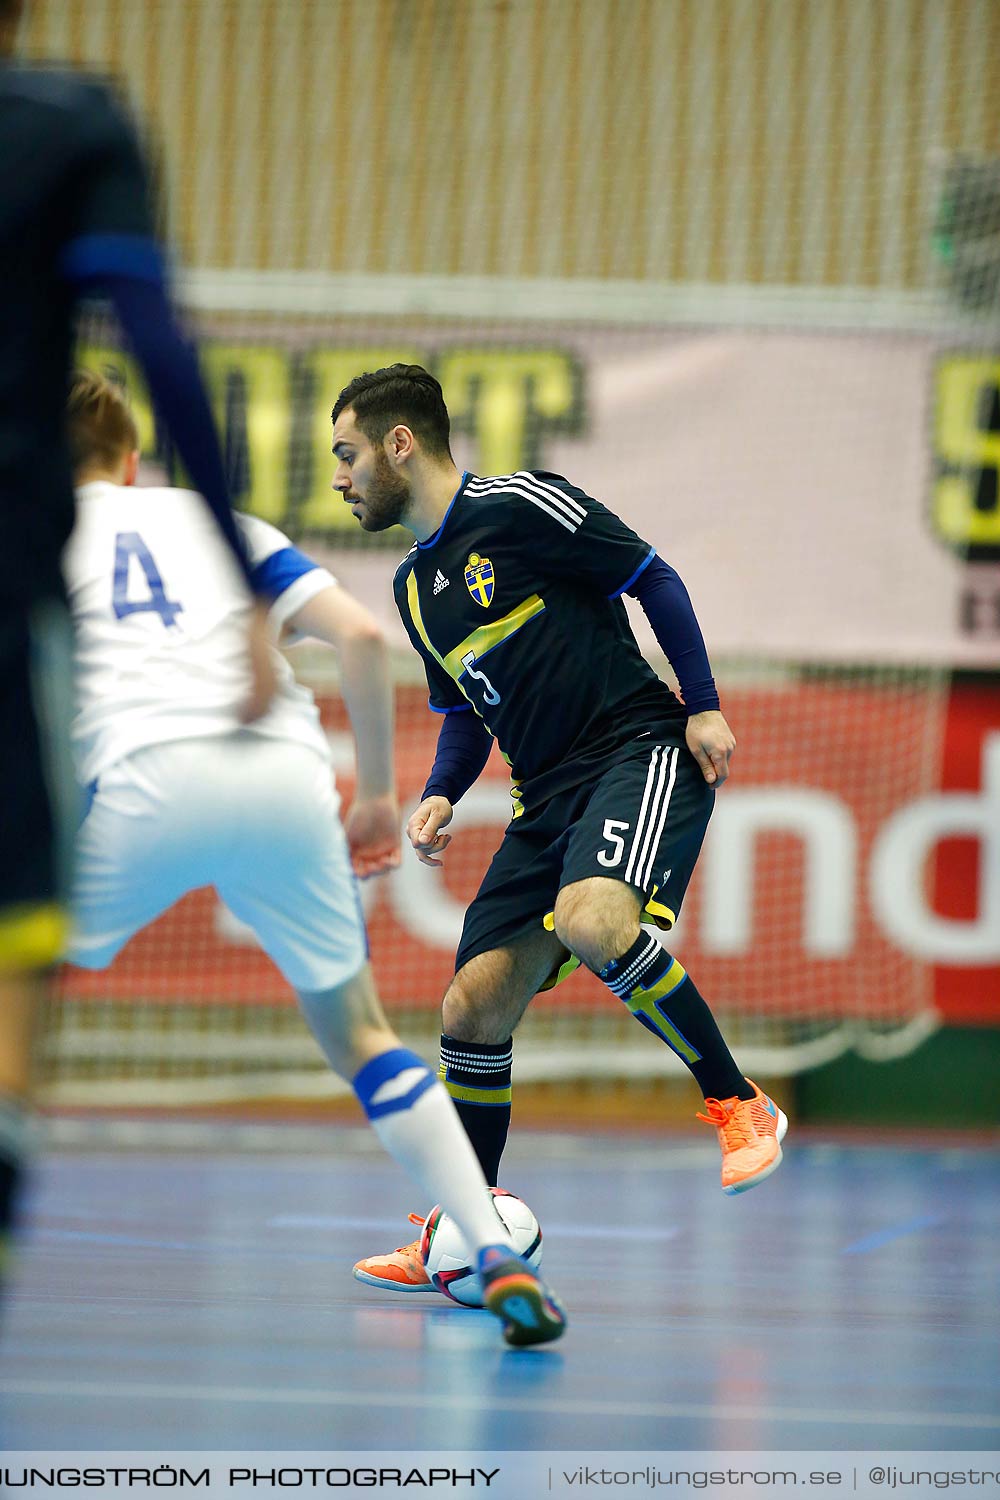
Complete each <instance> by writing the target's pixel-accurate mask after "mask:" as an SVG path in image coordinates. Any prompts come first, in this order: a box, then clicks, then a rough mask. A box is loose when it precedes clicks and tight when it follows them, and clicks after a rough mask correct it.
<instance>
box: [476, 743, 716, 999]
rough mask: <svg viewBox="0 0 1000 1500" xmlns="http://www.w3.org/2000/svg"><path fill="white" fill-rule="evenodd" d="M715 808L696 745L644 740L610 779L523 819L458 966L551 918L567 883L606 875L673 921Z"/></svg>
mask: <svg viewBox="0 0 1000 1500" xmlns="http://www.w3.org/2000/svg"><path fill="white" fill-rule="evenodd" d="M714 806H715V792H714V791H713V790H712V788H711V787H710V786H709V785H708V783H707V782H706V781H705V778H704V776H703V775H702V773H701V769H700V767H699V766H698V763H697V761H696V760H695V758H694V756H693V755H692V754H691V752H690V751H689V750H688V749H687V747H686V746H685V745H683V744H677V743H676V742H671V741H664V740H659V741H657V740H654V739H652V738H650V739H642V740H636V741H633V743H632V744H631V745H628V746H626V747H625V748H624V749H623V750H622V751H621V752H620V758H618V759H616V761H615V763H614V765H612V766H609V768H608V770H607V771H605V772H604V774H603V775H602V776H599V777H596V778H594V779H591V780H590V781H586V782H583V783H582V784H581V785H579V786H574V787H570V788H568V789H567V790H566V791H564V792H559V793H557V794H556V795H555V796H554V797H550V798H549V800H548V801H547V802H545V803H543V804H542V805H541V806H540V807H538V808H535V809H531V808H526V809H525V811H524V812H523V813H522V814H521V815H520V816H519V817H515V818H514V819H513V820H512V822H511V823H510V825H509V826H508V828H507V831H506V833H505V834H504V840H503V843H502V844H501V845H500V848H499V849H498V850H497V852H496V854H495V855H494V856H493V860H492V863H491V864H490V867H489V869H488V870H487V872H486V874H485V876H484V877H483V882H482V885H481V886H480V887H479V890H478V892H477V893H476V896H475V898H474V900H473V902H472V904H471V906H470V907H469V909H468V911H467V912H466V914H465V925H464V927H463V929H462V938H461V942H460V943H459V946H458V952H457V954H456V956H455V969H456V972H457V971H458V970H459V969H461V968H462V967H463V965H464V964H467V963H468V962H469V960H470V959H471V958H475V957H477V955H478V954H480V953H487V952H489V951H490V950H491V949H494V948H502V947H504V946H505V945H506V944H507V943H509V942H510V941H511V940H512V939H513V938H515V937H518V936H520V935H522V934H523V933H525V932H527V931H530V930H531V928H532V927H534V926H536V925H537V924H539V923H544V922H545V920H546V918H549V919H550V921H551V914H552V911H553V908H554V906H555V903H556V896H557V895H558V894H559V892H560V891H561V890H562V888H563V887H564V886H567V885H573V884H575V883H576V882H577V881H579V880H588V879H590V877H591V876H594V875H602V876H605V877H607V878H610V879H612V880H621V881H624V882H625V883H626V884H627V885H631V886H634V888H635V890H636V891H637V892H638V893H639V895H640V896H641V898H642V905H643V907H644V911H645V916H646V919H647V920H650V921H654V922H656V923H657V924H658V925H659V926H661V927H665V928H667V927H670V926H672V925H673V922H674V921H675V920H676V918H677V915H678V913H679V912H680V909H681V903H682V902H683V900H684V893H685V891H686V890H687V887H688V882H689V881H690V879H691V875H692V872H693V870H694V867H695V863H696V861H697V859H698V855H699V853H700V852H701V846H702V843H703V841H704V838H705V831H706V829H707V828H708V820H709V818H710V817H711V816H712V809H713V807H714Z"/></svg>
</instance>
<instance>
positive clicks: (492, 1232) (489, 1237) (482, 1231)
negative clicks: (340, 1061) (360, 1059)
mask: <svg viewBox="0 0 1000 1500" xmlns="http://www.w3.org/2000/svg"><path fill="white" fill-rule="evenodd" d="M352 1084H353V1087H354V1092H355V1093H356V1094H357V1096H358V1098H359V1099H360V1101H361V1104H362V1106H363V1108H364V1111H365V1113H366V1114H367V1116H368V1119H369V1121H370V1123H371V1126H372V1129H373V1130H374V1131H375V1134H376V1135H377V1136H378V1138H379V1140H380V1141H381V1142H382V1145H383V1146H384V1147H385V1149H386V1150H387V1151H388V1152H389V1154H390V1156H394V1157H395V1158H396V1160H397V1161H398V1162H399V1164H400V1166H401V1167H404V1168H405V1169H406V1171H407V1172H409V1174H410V1176H411V1177H412V1178H413V1180H414V1181H415V1182H417V1183H418V1184H419V1185H420V1187H421V1188H422V1189H423V1191H424V1193H425V1195H426V1197H427V1199H428V1200H429V1203H428V1206H432V1205H433V1204H435V1203H440V1204H441V1207H442V1208H443V1209H444V1211H445V1213H446V1214H449V1215H450V1216H451V1218H453V1219H454V1220H455V1223H456V1224H457V1225H458V1227H459V1229H460V1230H461V1231H462V1234H463V1236H464V1237H465V1240H466V1243H467V1244H468V1245H469V1247H470V1248H471V1249H473V1250H476V1251H479V1250H481V1249H482V1248H483V1247H484V1246H485V1245H505V1244H509V1243H510V1236H509V1235H508V1233H507V1230H506V1228H505V1226H504V1224H503V1223H502V1221H501V1219H500V1217H499V1215H498V1214H497V1211H496V1209H495V1208H494V1207H493V1199H492V1197H491V1196H490V1191H489V1188H488V1186H487V1184H486V1178H485V1177H484V1176H483V1172H482V1168H481V1167H480V1165H479V1162H478V1160H477V1158H476V1153H475V1152H474V1151H473V1149H472V1145H471V1142H470V1141H469V1137H468V1136H467V1135H466V1133H465V1130H464V1129H463V1127H462V1122H461V1120H460V1119H459V1118H458V1113H457V1111H456V1109H455V1106H454V1104H452V1102H451V1100H450V1099H449V1097H448V1094H447V1092H446V1091H445V1088H444V1086H443V1085H442V1084H441V1083H439V1082H438V1080H437V1079H436V1078H435V1076H434V1074H433V1073H432V1072H431V1070H430V1068H429V1067H428V1066H427V1064H426V1063H425V1062H423V1060H422V1059H421V1058H419V1057H418V1056H417V1054H416V1053H415V1052H411V1051H410V1050H409V1049H408V1048H406V1047H393V1048H391V1049H390V1051H388V1052H382V1053H380V1054H379V1056H378V1057H373V1058H371V1059H370V1060H369V1061H368V1062H367V1063H365V1065H364V1067H363V1068H362V1069H361V1070H360V1072H358V1073H357V1074H356V1075H355V1077H354V1078H353V1080H352Z"/></svg>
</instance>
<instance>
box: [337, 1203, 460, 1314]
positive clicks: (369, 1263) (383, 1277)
mask: <svg viewBox="0 0 1000 1500" xmlns="http://www.w3.org/2000/svg"><path fill="white" fill-rule="evenodd" d="M423 1222H424V1221H423V1218H422V1216H421V1215H420V1214H410V1223H411V1224H420V1225H422V1224H423ZM354 1275H355V1277H356V1278H357V1280H358V1281H363V1282H364V1283H365V1285H366V1286H377V1287H380V1288H381V1289H382V1290H383V1291H385V1292H437V1287H436V1286H434V1284H433V1283H432V1281H431V1279H430V1277H429V1276H428V1274H427V1272H426V1270H425V1268H424V1263H423V1260H422V1259H421V1255H420V1236H419V1235H418V1236H417V1238H416V1239H415V1240H414V1241H413V1243H412V1245H400V1247H399V1249H398V1250H394V1251H393V1252H392V1254H391V1255H369V1257H368V1259H367V1260H359V1261H358V1263H357V1265H356V1266H355V1267H354ZM438 1295H439V1296H440V1293H438Z"/></svg>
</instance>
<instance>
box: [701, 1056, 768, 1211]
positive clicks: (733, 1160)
mask: <svg viewBox="0 0 1000 1500" xmlns="http://www.w3.org/2000/svg"><path fill="white" fill-rule="evenodd" d="M747 1083H749V1085H750V1087H751V1088H752V1089H753V1092H754V1096H753V1098H752V1099H739V1098H737V1097H736V1096H735V1095H734V1096H733V1098H732V1099H706V1100H705V1108H706V1110H707V1111H708V1113H707V1114H704V1115H698V1116H697V1118H698V1119H699V1120H704V1121H705V1124H706V1125H714V1126H715V1128H716V1130H717V1131H718V1132H719V1145H720V1146H721V1147H722V1191H723V1192H724V1193H745V1192H746V1190H747V1188H752V1187H756V1186H757V1184H758V1182H763V1181H764V1178H765V1177H770V1175H771V1173H772V1172H773V1171H775V1169H776V1168H777V1167H779V1166H780V1164H781V1142H782V1141H783V1140H784V1138H785V1131H786V1130H787V1129H788V1121H787V1119H786V1118H785V1116H784V1114H783V1113H782V1111H781V1110H780V1109H779V1108H778V1106H777V1105H776V1104H775V1102H774V1100H773V1099H769V1098H768V1097H767V1095H766V1094H765V1093H764V1092H763V1091H762V1090H761V1089H759V1088H758V1087H757V1085H756V1084H755V1083H754V1082H753V1080H752V1079H750V1078H748V1079H747Z"/></svg>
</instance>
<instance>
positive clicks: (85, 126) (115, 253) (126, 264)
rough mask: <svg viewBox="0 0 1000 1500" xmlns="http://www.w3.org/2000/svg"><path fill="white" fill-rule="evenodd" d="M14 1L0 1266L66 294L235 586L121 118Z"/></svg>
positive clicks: (2, 498) (41, 811)
mask: <svg viewBox="0 0 1000 1500" xmlns="http://www.w3.org/2000/svg"><path fill="white" fill-rule="evenodd" d="M20 9H21V7H20V4H19V3H18V0H0V1277H2V1261H3V1255H4V1249H5V1246H6V1240H7V1233H8V1230H9V1226H10V1223H11V1220H12V1216H13V1212H14V1202H15V1195H16V1191H17V1187H18V1182H19V1179H20V1176H21V1173H22V1165H23V1157H24V1143H25V1137H26V1131H27V1127H26V1103H27V1099H28V1096H29V1093H30V1084H31V1056H32V1038H33V1034H34V1032H35V1030H36V1029H37V1025H38V1019H39V1009H40V1001H41V999H42V998H43V995H44V982H43V976H44V974H45V972H46V970H47V969H48V967H49V966H50V965H51V964H52V963H53V962H54V961H55V960H56V959H57V958H58V956H59V954H60V951H61V947H62V941H63V936H64V930H65V919H64V915H63V908H62V896H63V893H64V891H65V881H64V871H63V866H64V863H65V859H64V856H65V852H66V847H65V846H66V844H67V843H68V841H69V839H70V838H71V836H72V827H71V824H72V803H73V797H72V793H71V791H70V790H69V786H70V784H71V778H72V772H71V770H70V769H69V759H68V757H69V740H68V716H69V712H70V682H69V675H70V656H71V638H70V629H69V625H68V623H67V616H66V612H65V607H64V600H63V587H62V580H61V576H60V569H59V559H60V554H61V552H62V548H63V544H64V543H65V541H66V539H67V537H68V536H69V533H70V530H71V527H72V523H73V482H72V472H71V465H70V458H69V452H68V449H67V445H66V440H65V436H64V432H63V424H64V415H63V414H64V409H65V402H66V393H67V389H68V384H69V367H70V354H71V347H72V339H73V314H74V309H75V305H76V303H77V301H78V300H79V299H80V298H81V297H83V296H86V295H88V294H97V295H100V296H104V297H108V298H110V300H111V302H112V304H113V306H114V308H115V311H116V312H117V314H118V317H119V320H120V322H121V324H122V326H123V328H124V330H125V333H126V335H127V336H128V338H129V341H130V343H131V344H132V347H133V349H134V351H135V353H136V355H137V357H138V359H139V361H140V363H141V365H142V367H143V370H144V373H145V375H146V379H147V382H148V385H149V388H150V391H151V394H152V396H153V399H154V401H155V403H156V405H157V408H158V410H159V412H160V414H161V416H163V417H164V419H165V420H166V421H167V424H168V425H169V427H170V429H171V433H172V435H173V438H174V441H175V443H176V444H177V447H178V450H179V451H180V453H181V456H182V457H183V459H184V461H185V463H186V465H187V469H188V472H189V473H190V474H191V476H192V479H193V481H194V484H195V486H196V488H198V489H199V490H200V491H201V493H202V494H203V495H204V496H205V498H206V500H207V502H208V504H209V506H210V508H211V509H212V511H213V512H214V514H215V516H216V518H217V520H218V522H219V525H220V527H221V529H222V531H223V533H224V535H225V537H226V538H227V540H228V542H229V544H230V546H231V547H232V549H233V551H234V552H235V553H236V555H237V557H238V559H239V562H240V566H241V567H242V568H243V569H244V574H245V576H246V577H247V580H248V586H249V573H248V572H247V570H246V564H245V559H244V555H243V551H242V547H241V544H240V543H239V541H238V538H237V532H236V528H235V523H234V521H233V517H232V513H231V511H230V508H229V501H228V496H227V493H226V484H225V479H224V474H223V468H222V460H221V456H220V453H219V448H218V443H217V440H216V436H215V430H214V427H213V424H212V418H211V415H210V411H209V407H208V402H207V398H206V396H205V393H204V388H203V386H202V383H201V378H200V375H199V372H198V365H197V360H196V357H195V354H194V351H193V349H192V348H191V347H190V345H189V344H188V343H187V342H186V341H185V339H184V338H183V337H182V335H181V333H180V331H179V329H178V327H177V325H176V323H175V320H174V316H173V313H172V311H171V308H170V304H169V302H168V299H167V294H166V285H165V277H164V265H163V257H162V254H161V251H160V249H159V247H158V245H157V243H156V240H155V237H154V235H153V229H152V220H151V213H150V193H149V189H148V181H147V174H146V169H145V166H144V164H143V160H142V157H141V154H140V151H139V147H138V145H137V142H136V138H135V134H134V132H133V129H132V127H131V125H130V124H129V123H128V122H127V120H126V118H125V117H124V115H123V113H122V111H121V110H120V108H119V106H118V104H117V102H116V101H115V99H114V97H113V95H112V94H111V92H109V90H108V89H107V88H106V87H104V86H103V85H101V84H99V83H97V82H95V81H93V80H90V79H87V78H84V77H82V76H80V75H76V74H72V73H68V72H61V71H56V70H52V69H45V68H34V67H20V66H17V65H15V64H14V63H13V62H12V61H11V60H10V55H11V53H12V51H13V45H14V39H15V32H16V27H17V22H18V20H19V16H20ZM265 618H266V612H265V609H264V607H263V606H261V607H260V608H259V609H258V610H256V611H255V612H254V625H253V628H252V632H251V636H250V639H249V640H248V650H249V659H250V678H251V682H252V688H251V694H250V698H249V700H248V702H247V704H246V706H245V712H246V715H247V717H248V718H252V717H256V716H257V715H258V714H259V713H261V712H263V710H264V708H265V707H266V705H267V702H268V700H269V698H270V695H271V692H272V689H273V668H272V666H271V662H270V658H269V654H268V640H267V630H266V624H265Z"/></svg>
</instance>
